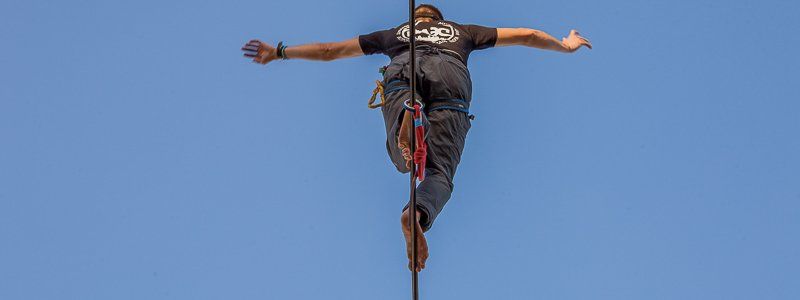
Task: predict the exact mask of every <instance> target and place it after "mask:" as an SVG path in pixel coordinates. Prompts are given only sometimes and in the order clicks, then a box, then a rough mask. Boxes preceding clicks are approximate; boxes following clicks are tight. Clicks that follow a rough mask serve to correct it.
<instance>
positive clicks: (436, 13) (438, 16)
mask: <svg viewBox="0 0 800 300" xmlns="http://www.w3.org/2000/svg"><path fill="white" fill-rule="evenodd" d="M422 8H424V9H428V10H430V11H432V12H433V14H434V15H429V14H417V11H418V10H420V9H422ZM414 14H415V15H416V16H417V17H418V18H419V17H430V18H433V19H437V20H439V21H441V20H444V15H442V11H441V10H439V9H438V8H436V6H433V5H430V4H420V5H418V6H417V8H415V9H414Z"/></svg>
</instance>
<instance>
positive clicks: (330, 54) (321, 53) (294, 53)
mask: <svg viewBox="0 0 800 300" xmlns="http://www.w3.org/2000/svg"><path fill="white" fill-rule="evenodd" d="M337 52H338V51H336V50H335V49H334V48H333V47H332V46H331V44H328V43H314V44H305V45H298V46H290V47H286V50H284V53H286V57H287V58H291V59H298V58H299V59H308V60H321V61H331V60H334V59H336V58H338V57H339V56H340V55H339V53H337Z"/></svg>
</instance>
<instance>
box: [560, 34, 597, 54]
mask: <svg viewBox="0 0 800 300" xmlns="http://www.w3.org/2000/svg"><path fill="white" fill-rule="evenodd" d="M561 44H563V45H564V48H565V50H566V52H570V53H572V52H575V51H578V49H580V48H581V47H582V46H584V47H587V48H589V49H592V43H591V42H589V40H588V39H586V38H585V37H583V36H581V34H580V33H578V31H576V30H574V29H573V30H570V32H569V36H568V37H565V38H563V39H561Z"/></svg>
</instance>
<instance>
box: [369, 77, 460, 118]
mask: <svg viewBox="0 0 800 300" xmlns="http://www.w3.org/2000/svg"><path fill="white" fill-rule="evenodd" d="M409 89H411V87H410V86H408V82H405V81H404V80H392V81H389V82H388V83H386V85H385V87H384V92H383V94H384V95H387V94H390V93H394V92H397V91H405V90H409ZM425 102H426V103H427V109H428V111H437V110H442V109H449V110H456V111H460V112H463V113H467V114H469V102H467V101H466V100H464V99H431V100H428V101H425Z"/></svg>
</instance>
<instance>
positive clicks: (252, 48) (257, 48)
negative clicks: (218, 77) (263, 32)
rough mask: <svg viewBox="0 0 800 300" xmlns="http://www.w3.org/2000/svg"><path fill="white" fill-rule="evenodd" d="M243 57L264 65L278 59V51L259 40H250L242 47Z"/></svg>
mask: <svg viewBox="0 0 800 300" xmlns="http://www.w3.org/2000/svg"><path fill="white" fill-rule="evenodd" d="M242 51H244V57H248V58H252V59H253V62H256V63H259V64H262V65H265V64H268V63H269V62H271V61H273V60H276V59H278V51H277V50H276V49H275V47H272V46H271V45H269V44H267V43H264V42H262V41H259V40H250V41H249V42H247V44H245V45H244V47H242Z"/></svg>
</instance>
